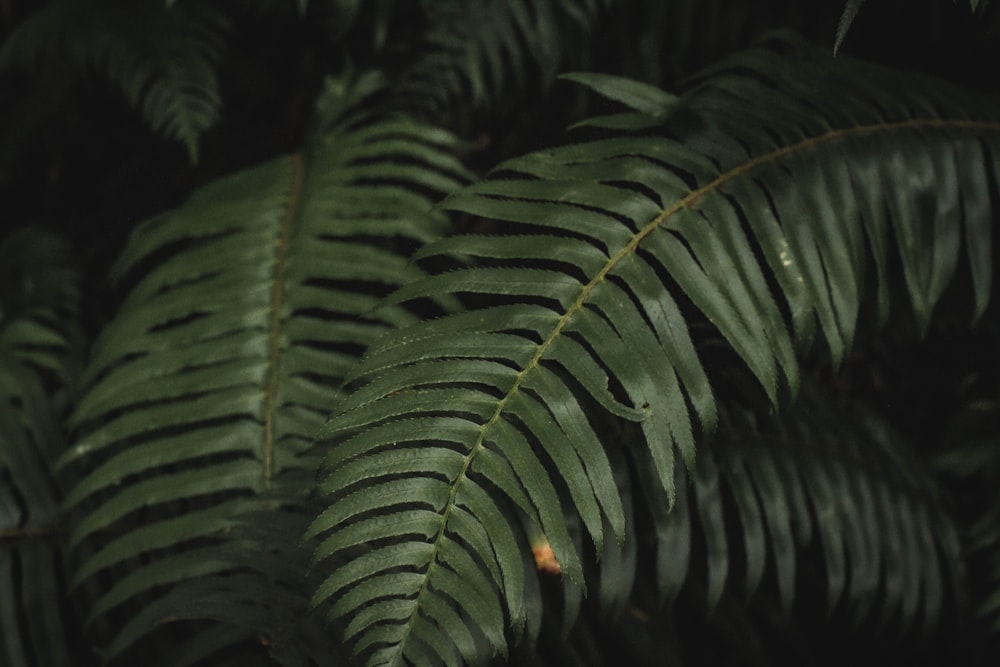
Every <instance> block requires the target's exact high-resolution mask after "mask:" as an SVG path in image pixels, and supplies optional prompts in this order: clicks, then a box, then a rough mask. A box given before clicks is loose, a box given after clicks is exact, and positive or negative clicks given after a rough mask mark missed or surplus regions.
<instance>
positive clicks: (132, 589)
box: [63, 75, 464, 656]
mask: <svg viewBox="0 0 1000 667" xmlns="http://www.w3.org/2000/svg"><path fill="white" fill-rule="evenodd" d="M376 89H377V78H374V77H373V76H371V75H369V76H364V77H361V78H360V79H359V80H357V81H356V82H355V83H353V84H352V83H350V82H345V81H333V82H331V84H330V85H329V87H328V90H327V92H326V94H325V95H324V97H323V99H322V100H321V102H320V104H319V105H318V106H319V112H318V117H317V119H316V126H317V127H318V128H319V130H318V131H317V133H316V137H315V140H314V141H313V142H312V143H311V145H310V146H309V147H308V149H307V150H306V151H305V152H304V153H302V154H297V155H292V156H288V157H282V158H279V159H275V160H272V161H270V162H267V163H265V164H262V165H260V166H257V167H254V168H250V169H247V170H244V171H241V172H239V173H236V174H233V175H230V176H227V177H225V178H222V179H220V180H219V181H216V182H214V183H212V184H210V185H208V186H206V187H204V188H202V189H200V190H198V191H197V192H195V193H194V194H193V195H191V197H190V198H189V199H188V201H187V202H186V203H184V204H183V205H182V206H181V207H180V208H179V209H177V210H175V211H172V212H170V213H168V214H165V215H163V216H160V217H159V218H156V219H153V220H151V221H149V222H147V223H145V224H143V225H142V226H140V227H139V228H138V229H137V230H136V232H135V233H134V235H133V237H132V239H131V241H130V243H129V245H128V246H127V247H126V249H125V250H124V252H123V253H122V256H121V258H120V260H119V262H118V263H117V265H116V266H115V267H114V269H113V272H112V273H113V277H114V278H115V279H116V280H117V281H119V282H120V283H125V284H132V285H133V286H132V287H131V290H130V292H129V293H128V296H127V297H126V298H125V300H124V302H123V303H122V305H121V307H120V310H119V313H118V315H117V317H116V318H115V320H114V321H113V322H112V323H111V324H110V325H109V326H108V327H107V328H106V329H105V330H104V332H103V334H102V336H101V338H100V339H99V340H98V341H97V343H96V345H95V347H94V350H93V353H92V358H91V360H90V365H89V368H88V370H87V373H86V375H85V378H86V381H87V385H88V387H87V391H86V393H85V395H84V396H83V398H82V400H81V401H80V403H79V405H78V406H77V409H76V411H75V413H74V415H73V424H74V425H75V428H76V429H77V431H78V432H79V437H78V438H77V441H76V443H75V444H74V445H73V447H72V448H71V449H70V450H69V452H68V454H67V456H65V457H64V459H63V464H64V465H65V466H69V467H72V468H73V469H77V470H82V471H85V474H84V475H83V477H82V479H81V480H80V481H79V483H77V484H76V485H75V486H74V487H73V488H72V490H71V491H70V493H69V495H68V497H67V501H66V502H67V504H68V505H69V506H70V507H74V508H78V510H80V511H81V513H82V518H81V520H80V522H79V523H78V524H77V526H76V527H75V530H74V533H73V535H72V538H71V539H72V543H73V544H74V545H94V546H95V548H94V552H93V553H92V554H89V555H87V554H86V551H84V552H81V553H83V558H82V562H81V563H80V565H79V567H78V569H77V571H76V575H75V579H74V581H75V583H76V584H77V585H82V584H83V583H85V582H88V581H94V580H95V578H97V579H100V578H102V577H104V576H105V575H107V574H109V573H113V576H114V579H115V583H114V585H113V586H112V587H111V588H110V589H108V590H106V591H105V592H104V594H103V597H102V598H101V599H100V600H98V602H97V603H96V605H95V607H94V612H93V613H94V617H95V619H97V618H101V619H107V621H106V622H108V623H111V624H112V625H113V626H115V625H119V626H122V627H120V628H119V629H120V632H119V633H118V634H117V635H116V637H115V639H114V641H113V643H112V644H111V646H110V648H109V653H108V654H109V656H112V655H116V654H119V653H121V651H123V650H124V649H125V648H127V647H128V646H129V644H131V643H132V642H133V641H136V640H137V639H139V638H140V637H142V636H143V635H144V634H146V633H148V632H150V631H151V630H152V629H153V628H155V627H156V626H157V625H159V624H161V623H162V622H163V621H164V619H166V618H206V617H209V618H215V616H212V615H211V613H209V612H206V611H205V608H206V604H207V602H205V600H203V599H201V598H200V597H199V595H200V593H205V595H207V596H208V597H209V598H212V597H213V596H214V597H216V598H218V596H219V595H220V593H219V590H220V587H221V586H222V584H221V583H219V582H220V581H225V580H226V576H227V575H228V574H229V573H231V572H232V571H233V570H234V569H235V570H237V571H244V573H245V571H246V570H248V569H249V570H251V571H253V570H254V568H255V567H260V566H259V564H258V563H256V561H251V562H250V563H249V564H248V563H247V562H245V561H243V562H239V561H234V559H233V557H232V553H231V550H229V551H227V549H228V548H229V547H228V545H229V544H230V541H231V540H233V539H235V537H234V536H235V535H236V534H237V533H239V531H240V530H241V529H240V526H241V525H244V524H245V523H246V522H247V521H248V520H247V519H245V518H243V517H244V515H247V514H248V513H251V512H257V511H259V510H261V509H262V508H273V509H274V511H276V512H279V513H280V512H288V511H291V512H293V513H294V512H296V511H298V512H301V511H303V510H302V503H303V501H304V497H305V494H306V492H307V491H308V488H309V480H310V475H311V472H312V468H313V462H312V461H313V457H311V455H310V453H309V449H310V443H311V436H312V434H313V432H314V431H315V430H316V428H317V427H318V426H319V425H320V424H322V421H323V417H324V415H325V414H326V413H327V412H328V409H329V406H330V405H331V404H332V403H334V402H335V401H336V400H337V398H338V396H339V385H340V383H341V381H342V378H343V377H344V375H345V374H346V373H347V371H348V369H349V368H350V367H351V365H352V364H353V362H354V360H355V358H356V356H357V355H358V354H359V353H360V351H361V350H362V349H363V347H364V345H365V344H366V343H367V341H369V340H371V339H373V338H374V337H375V336H376V335H377V334H378V333H380V332H382V331H384V330H385V329H386V328H388V327H390V326H394V325H398V324H401V323H403V322H407V321H410V320H412V319H413V315H411V314H410V313H408V312H407V311H406V310H405V309H402V308H395V309H393V308H388V309H383V310H379V311H376V310H375V307H376V306H377V305H378V303H379V299H380V297H381V296H382V295H384V294H385V293H386V292H388V291H391V290H392V289H394V288H395V287H397V286H398V285H399V284H401V283H402V282H403V281H405V280H409V279H411V278H412V277H413V276H415V275H417V274H418V273H419V271H418V269H417V268H416V267H414V266H408V264H407V260H406V259H405V257H403V256H402V255H401V254H400V252H399V251H398V250H395V249H393V245H394V244H398V245H399V246H400V247H405V246H406V244H408V243H410V244H412V243H414V242H416V241H426V240H427V239H428V238H431V237H433V236H435V235H438V234H440V233H441V231H442V230H443V229H444V226H445V225H446V224H447V220H446V219H445V218H444V216H442V215H440V214H436V213H431V212H430V208H431V206H432V203H433V202H432V201H431V199H429V196H430V193H432V192H437V193H441V192H442V191H441V190H440V189H438V188H446V189H447V190H450V189H454V188H455V187H457V184H458V179H460V178H464V171H463V169H462V168H461V167H460V166H459V165H458V163H457V162H456V161H455V160H454V159H452V158H451V157H450V156H449V151H450V150H451V146H452V142H451V139H450V138H449V137H447V136H446V135H444V134H442V133H439V132H436V131H434V130H433V129H429V128H425V127H423V126H420V125H417V124H415V123H412V122H410V121H407V120H406V119H405V118H383V119H380V118H378V117H376V116H375V115H374V112H367V113H362V112H360V111H359V110H358V109H359V105H360V104H361V103H362V102H363V101H364V100H365V99H366V98H367V97H368V96H369V94H370V93H371V92H372V91H373V90H376ZM379 244H382V245H384V248H382V247H379ZM275 521H278V523H281V521H280V519H275ZM289 522H290V523H291V524H293V525H294V520H293V519H292V518H290V519H289ZM298 537H299V535H294V536H293V537H292V538H291V539H288V538H286V539H285V540H284V542H285V543H291V544H294V543H296V542H297V541H298ZM242 539H244V540H246V539H248V538H242ZM261 540H262V541H261V542H260V543H259V544H258V545H257V546H256V547H253V548H251V547H247V550H249V551H251V552H253V549H256V550H257V551H260V550H266V549H268V548H277V544H272V543H270V542H269V541H268V540H266V539H263V538H261ZM278 544H280V542H279V543H278ZM215 545H217V546H218V547H219V549H221V551H220V550H219V549H215V548H214V546H215ZM286 555H287V557H288V558H289V559H290V560H294V558H293V556H292V555H291V554H286ZM302 565H303V569H305V565H306V563H305V562H303V563H302ZM260 574H261V579H264V580H267V578H268V577H271V576H273V573H271V572H263V573H260ZM234 576H235V575H234ZM241 576H242V575H241ZM232 590H233V591H234V592H236V593H238V594H242V595H245V593H240V591H239V587H238V586H235V585H234V586H233V587H232ZM297 592H298V595H299V596H300V597H301V598H302V604H301V605H300V607H301V609H302V610H305V608H306V607H307V603H308V596H309V594H310V593H311V590H308V589H307V590H305V591H302V590H299V591H297ZM275 595H276V596H278V597H279V598H281V597H282V595H283V594H282V593H281V592H280V590H277V591H276V593H275ZM265 597H266V596H265ZM150 598H151V599H152V602H150V601H149V599H150ZM260 599H264V597H262V598H260ZM140 600H147V601H146V602H145V603H144V604H143V605H142V607H143V612H142V614H139V615H135V616H134V617H127V616H123V615H124V614H128V613H129V612H128V611H127V610H129V609H131V608H133V607H134V605H136V604H138V602H139V601H140ZM224 602H225V600H222V599H221V598H220V602H219V604H223V603H224ZM183 603H187V604H188V605H189V608H188V609H186V610H185V609H184V604H183ZM233 604H234V608H238V607H239V605H238V604H235V603H233ZM244 609H245V610H246V612H247V614H253V613H254V612H253V611H252V607H251V606H250V605H244ZM217 616H218V617H220V618H221V617H224V614H217ZM240 619H241V617H235V618H233V619H232V620H233V623H235V624H236V625H239V624H240V623H241V622H244V621H241V620H240ZM126 621H127V623H126ZM245 622H246V624H247V625H250V626H253V623H252V622H250V621H249V620H246V621H245ZM272 639H273V638H272ZM191 650H192V651H193V653H192V655H196V654H197V653H198V651H195V650H194V649H191Z"/></svg>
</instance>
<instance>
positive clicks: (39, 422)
mask: <svg viewBox="0 0 1000 667" xmlns="http://www.w3.org/2000/svg"><path fill="white" fill-rule="evenodd" d="M0 267H2V268H0V272H2V273H3V278H4V280H3V282H2V287H0V293H2V295H0V662H2V663H3V664H4V665H10V666H11V667H28V666H29V665H39V666H40V667H60V666H61V665H66V664H69V663H70V662H72V659H71V656H72V655H73V648H72V646H73V644H72V641H71V640H72V638H73V637H74V636H75V628H74V627H73V624H74V623H75V621H76V619H75V618H73V617H72V614H71V613H70V612H71V610H70V607H69V605H68V603H67V601H66V599H65V596H64V589H63V588H61V585H60V584H61V583H62V582H64V581H65V573H64V572H63V545H64V543H65V537H66V536H65V526H64V519H63V515H62V512H61V511H60V507H59V504H60V502H61V500H62V493H63V490H62V484H61V483H60V481H59V480H58V479H57V478H56V476H55V474H54V472H53V462H54V461H55V459H56V458H57V457H58V456H59V454H60V453H61V451H62V449H63V448H64V447H65V441H66V439H65V435H64V434H63V433H62V431H61V429H60V428H59V426H58V424H59V423H60V420H61V418H62V414H61V412H62V411H63V410H64V409H65V407H66V406H65V402H66V399H67V396H66V395H65V394H66V383H67V382H68V381H69V378H70V376H71V375H72V368H73V355H72V347H73V346H72V345H71V343H70V340H69V336H70V335H71V328H70V327H68V326H67V324H68V323H72V321H73V318H74V317H75V314H76V309H77V295H76V293H75V292H76V287H77V284H76V280H75V275H74V272H73V270H72V268H71V265H70V263H69V252H68V248H67V247H66V244H65V243H64V242H63V241H62V240H61V239H59V238H56V237H54V236H52V235H50V234H46V233H42V232H39V231H38V230H34V229H31V228H27V229H24V230H21V231H20V232H16V233H14V234H12V235H10V236H9V237H7V238H6V239H4V242H3V243H2V245H0Z"/></svg>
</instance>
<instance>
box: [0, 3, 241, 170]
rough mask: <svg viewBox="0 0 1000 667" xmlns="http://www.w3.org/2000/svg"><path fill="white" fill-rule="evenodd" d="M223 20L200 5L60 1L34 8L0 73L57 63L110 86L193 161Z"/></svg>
mask: <svg viewBox="0 0 1000 667" xmlns="http://www.w3.org/2000/svg"><path fill="white" fill-rule="evenodd" d="M228 29H229V27H228V21H227V20H226V18H225V17H224V15H223V14H221V13H220V12H219V11H218V10H217V9H215V8H214V7H212V6H211V5H210V4H207V3H182V4H179V5H178V6H176V7H170V8H168V7H166V6H165V4H164V2H162V0H139V1H135V2H109V1H108V0H65V1H63V2H55V3H51V4H49V5H47V6H45V7H44V8H42V9H40V10H39V11H37V12H36V13H34V14H33V15H31V16H30V17H28V19H27V20H25V22H24V23H22V24H21V25H19V26H18V27H17V29H16V30H15V31H14V32H13V34H11V35H10V36H9V37H8V38H7V39H6V41H5V43H4V45H3V47H2V48H0V68H9V67H12V66H20V67H29V68H34V67H37V66H38V65H39V64H40V63H42V62H45V61H50V60H55V59H57V58H60V57H61V58H62V59H65V60H66V61H68V62H69V63H71V64H72V65H75V66H77V67H84V68H92V69H93V70H96V71H97V72H99V73H100V74H101V75H103V76H106V77H107V79H108V80H109V81H110V82H111V83H112V84H113V85H115V86H116V87H117V88H118V89H119V90H120V91H121V92H122V94H123V95H124V96H125V99H126V100H127V101H128V103H129V104H130V105H131V106H132V107H133V108H136V109H138V110H139V111H140V112H141V113H142V116H143V118H144V119H145V120H146V122H147V123H148V124H149V126H150V127H151V128H152V129H153V130H154V131H155V132H158V133H160V134H161V135H163V136H165V137H167V138H169V139H175V140H177V141H180V142H181V143H182V144H183V145H184V147H185V148H186V149H187V152H188V155H189V156H190V158H191V161H192V162H197V161H198V147H199V142H200V139H201V135H202V134H203V133H204V132H205V130H207V129H209V128H210V127H212V126H213V125H214V124H215V123H216V121H217V120H218V118H219V109H220V106H221V98H220V95H219V82H218V74H217V70H218V65H219V61H220V60H221V57H222V51H223V47H224V40H223V37H224V35H225V33H226V32H227V31H228Z"/></svg>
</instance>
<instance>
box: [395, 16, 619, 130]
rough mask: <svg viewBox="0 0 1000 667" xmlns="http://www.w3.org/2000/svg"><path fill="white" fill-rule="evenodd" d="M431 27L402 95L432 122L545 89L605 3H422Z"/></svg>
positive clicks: (408, 74)
mask: <svg viewBox="0 0 1000 667" xmlns="http://www.w3.org/2000/svg"><path fill="white" fill-rule="evenodd" d="M421 4H422V5H423V6H424V7H423V8H424V11H425V13H426V14H427V15H428V23H429V25H430V28H429V30H428V32H427V34H426V35H425V41H426V42H427V46H426V48H425V49H424V53H425V55H424V56H423V57H422V58H420V59H419V60H418V61H417V62H416V63H414V65H413V66H412V67H411V68H410V69H409V71H407V72H406V74H405V75H404V77H403V81H402V83H401V85H400V86H399V95H400V97H401V98H403V99H404V100H408V101H409V102H411V103H412V106H413V107H414V108H415V109H418V110H419V111H421V112H424V113H427V114H429V115H430V116H431V117H435V116H436V115H439V114H442V113H448V112H449V111H450V110H454V109H466V108H468V106H469V104H470V103H471V105H472V107H473V108H474V109H476V110H483V109H490V108H494V109H495V108H496V107H497V106H498V105H500V104H501V103H502V102H503V100H504V97H505V91H508V90H511V89H514V90H521V91H523V90H526V89H527V88H528V87H529V86H530V85H533V84H532V82H534V81H537V80H540V83H541V85H542V87H547V86H548V85H549V84H550V83H551V82H552V81H553V80H554V78H555V75H556V74H557V72H558V71H559V69H560V67H561V66H562V64H563V62H564V61H565V60H567V59H568V57H569V55H570V53H572V51H571V50H572V49H573V39H572V37H569V36H568V35H570V34H573V35H575V34H576V32H574V31H578V32H579V33H580V34H586V33H589V32H590V31H591V30H592V29H593V27H594V25H593V24H594V21H595V19H596V16H597V13H598V11H599V9H600V8H601V7H602V6H603V5H606V4H607V2H606V0H570V1H569V2H552V0H531V1H530V2H514V3H511V2H500V1H497V0H477V2H473V3H465V2H441V1H440V0H437V1H435V2H425V3H421Z"/></svg>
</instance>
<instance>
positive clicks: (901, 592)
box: [637, 395, 961, 628]
mask: <svg viewBox="0 0 1000 667" xmlns="http://www.w3.org/2000/svg"><path fill="white" fill-rule="evenodd" d="M754 421H755V420H754V419H753V418H752V417H750V416H748V415H742V416H741V415H740V414H739V413H735V412H734V413H733V418H732V419H727V420H726V424H725V426H724V427H723V428H721V429H720V433H719V435H718V437H717V438H716V439H714V440H713V442H712V443H711V444H710V445H708V446H706V447H705V448H703V449H702V451H701V455H700V456H699V458H698V461H697V464H696V466H695V468H696V470H695V472H694V475H693V479H692V482H691V484H690V485H688V488H687V493H686V494H684V495H683V496H681V497H679V499H678V504H677V507H676V508H675V509H674V511H673V512H672V513H670V514H669V515H661V516H659V517H656V520H657V523H658V528H657V535H658V561H659V564H660V565H659V569H660V572H661V573H668V572H669V573H670V574H669V579H667V580H665V581H661V589H662V594H663V595H664V596H665V597H666V598H667V599H673V598H674V597H675V596H676V595H677V593H678V592H679V591H680V589H681V587H682V586H683V585H685V583H686V581H687V580H688V579H689V578H690V577H692V576H694V575H695V573H694V571H693V570H687V569H685V570H684V571H682V572H681V573H680V574H679V575H678V574H677V573H674V572H671V570H672V569H674V568H676V564H677V562H678V560H680V561H681V562H683V563H687V562H690V561H691V558H692V553H693V552H694V550H695V549H696V547H695V546H694V545H693V543H692V541H691V539H690V537H689V536H687V535H686V533H687V532H688V531H689V530H690V529H689V528H688V526H690V525H699V526H700V528H701V530H700V533H701V534H703V535H704V540H705V549H706V550H707V553H706V557H705V559H704V563H705V565H704V571H701V568H699V572H698V576H702V577H705V581H706V585H705V591H706V596H707V607H708V610H709V613H711V611H712V610H713V609H714V608H715V606H716V605H717V604H718V602H719V600H720V598H721V597H722V595H723V592H724V591H725V590H726V587H727V586H728V582H729V581H730V580H732V579H733V578H734V577H733V574H732V572H731V571H730V568H731V565H732V564H734V563H735V562H736V560H737V558H738V556H737V554H742V556H741V557H740V558H741V559H742V560H743V563H742V567H738V568H734V569H739V570H741V571H742V572H743V574H742V580H743V581H742V583H743V589H744V595H745V597H746V598H747V599H749V598H750V597H751V596H752V595H754V593H755V592H756V591H757V590H758V588H759V587H760V585H761V582H762V581H763V577H764V574H765V572H766V571H768V569H770V571H772V572H773V574H774V580H775V581H776V583H777V590H776V591H775V593H776V594H777V597H778V599H779V600H780V603H781V607H782V609H783V610H784V612H785V613H786V614H788V613H789V612H790V611H791V608H792V605H793V602H794V600H795V597H796V576H797V570H796V563H797V561H796V553H801V552H802V551H803V550H805V549H808V548H810V547H811V546H818V548H819V550H820V551H821V552H822V554H823V559H824V565H825V568H824V569H825V573H826V578H827V581H826V584H827V604H828V607H829V610H830V611H831V613H832V612H833V610H834V609H835V608H837V607H838V605H842V606H844V607H845V608H849V609H850V610H851V614H852V617H853V618H854V619H856V621H858V622H862V621H865V620H867V619H868V617H869V615H870V614H873V613H875V612H876V611H878V612H879V617H880V618H879V619H878V620H877V621H876V622H877V623H881V624H887V623H889V622H890V621H892V620H893V619H894V620H895V621H896V622H897V623H899V624H900V625H901V626H902V627H903V628H906V627H908V626H912V625H915V624H917V623H918V622H920V621H921V617H922V620H923V622H924V623H925V624H926V625H927V626H928V627H931V626H933V624H934V622H935V620H936V619H937V618H938V617H939V615H940V613H941V611H942V609H943V606H944V598H945V591H947V590H953V589H954V586H955V584H956V581H957V578H958V570H959V567H960V551H961V550H960V545H959V542H958V532H957V529H956V526H955V525H954V522H953V521H952V519H951V518H950V517H949V516H948V515H947V514H946V513H945V512H944V511H943V510H942V509H941V502H940V496H941V491H940V490H939V489H938V488H937V486H936V484H935V483H934V482H933V481H932V480H931V478H930V476H929V475H928V472H927V471H926V470H924V469H923V468H922V467H921V466H920V465H919V464H918V463H917V460H916V459H915V457H914V456H913V455H912V454H911V453H910V452H909V451H908V450H907V448H906V445H905V443H903V442H902V441H901V438H900V437H899V436H898V435H896V434H895V433H893V432H892V430H891V429H890V428H889V427H888V426H887V425H886V424H885V423H884V421H882V420H881V419H879V418H877V417H876V416H875V415H873V414H871V413H869V412H866V411H864V410H862V409H860V408H850V407H841V406H835V405H832V404H831V401H830V399H829V398H828V397H820V396H812V395H809V396H806V397H804V398H802V399H801V400H800V401H799V403H798V404H796V406H794V407H793V408H792V409H791V410H790V411H789V412H787V413H786V414H783V415H782V416H780V417H778V418H775V419H771V420H768V421H766V422H764V423H763V424H762V425H760V426H757V425H755V423H754ZM748 434H755V435H752V436H748ZM642 461H643V459H642V458H640V459H639V461H638V462H637V468H638V470H639V471H640V474H639V477H640V479H644V485H645V487H646V492H647V494H649V495H650V497H651V499H652V500H651V502H652V503H653V504H662V503H664V502H665V500H666V499H665V498H662V497H660V499H659V501H657V500H656V498H657V497H658V496H662V491H661V490H659V489H657V488H656V484H655V480H652V479H651V476H649V475H643V474H642V470H643V468H644V464H643V462H642ZM723 489H727V490H728V493H726V494H725V495H729V496H731V497H732V499H733V501H734V503H733V504H734V507H735V516H733V515H732V514H731V513H730V512H729V511H728V510H727V509H726V507H725V503H724V502H723V495H724V494H723V493H722V491H723ZM676 531H681V532H682V533H685V534H682V535H674V534H673V533H674V532H676ZM734 536H735V537H736V538H737V539H740V540H741V542H742V543H741V545H740V546H739V547H737V546H735V545H733V544H731V543H730V540H731V539H732V538H733V537H734ZM679 545H682V549H683V550H679V549H678V547H679ZM942 575H945V576H944V577H943V576H942Z"/></svg>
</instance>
